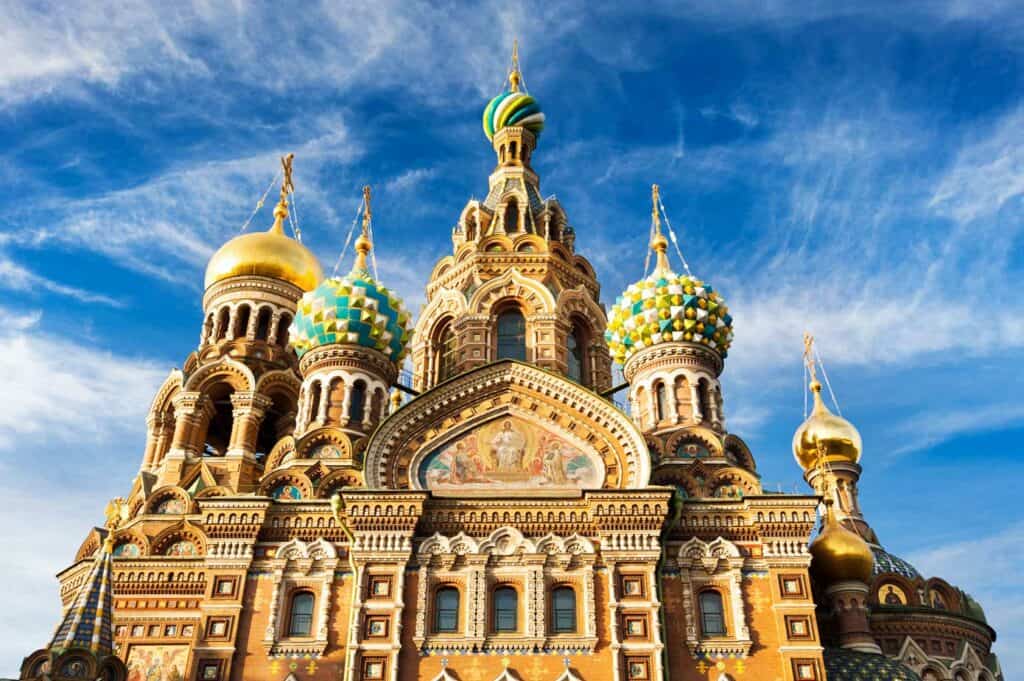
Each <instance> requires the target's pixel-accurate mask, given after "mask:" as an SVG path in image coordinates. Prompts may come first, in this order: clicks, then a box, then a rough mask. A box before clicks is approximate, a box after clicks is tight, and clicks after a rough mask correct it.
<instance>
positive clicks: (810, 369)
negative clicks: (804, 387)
mask: <svg viewBox="0 0 1024 681" xmlns="http://www.w3.org/2000/svg"><path fill="white" fill-rule="evenodd" d="M804 366H806V367H807V375H808V376H810V377H811V382H810V386H809V387H810V389H811V393H812V394H813V395H814V409H813V412H814V413H820V412H824V411H828V407H826V406H825V402H824V400H822V399H821V383H820V382H819V381H818V370H817V366H816V365H815V361H814V336H812V335H811V333H810V332H809V331H805V332H804Z"/></svg>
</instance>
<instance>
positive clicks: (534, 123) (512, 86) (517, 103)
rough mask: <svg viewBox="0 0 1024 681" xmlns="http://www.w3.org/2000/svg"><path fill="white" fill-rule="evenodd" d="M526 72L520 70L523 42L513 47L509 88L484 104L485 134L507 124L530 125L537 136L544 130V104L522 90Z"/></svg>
mask: <svg viewBox="0 0 1024 681" xmlns="http://www.w3.org/2000/svg"><path fill="white" fill-rule="evenodd" d="M522 78H523V77H522V74H521V73H520V72H519V46H518V44H516V45H515V46H513V48H512V70H511V71H510V72H509V74H508V89H507V90H505V91H504V92H502V93H501V94H500V95H498V96H497V97H495V98H494V99H492V100H491V101H490V102H488V103H487V106H486V107H485V108H484V120H483V123H484V134H485V135H487V139H488V140H493V139H494V135H495V134H496V133H497V132H498V131H499V130H501V129H502V128H506V127H512V126H515V127H520V128H526V129H527V130H529V131H530V132H532V133H533V135H534V137H540V133H541V131H543V130H544V113H543V112H542V111H541V110H540V104H538V103H537V100H536V99H534V98H533V97H531V96H530V95H529V94H527V93H526V92H521V91H520V83H521V82H522Z"/></svg>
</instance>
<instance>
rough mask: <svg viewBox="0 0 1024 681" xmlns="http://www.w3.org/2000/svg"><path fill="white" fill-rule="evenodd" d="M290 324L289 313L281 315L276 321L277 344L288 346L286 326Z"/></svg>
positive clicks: (290, 317) (283, 346)
mask: <svg viewBox="0 0 1024 681" xmlns="http://www.w3.org/2000/svg"><path fill="white" fill-rule="evenodd" d="M291 325H292V316H291V315H290V314H283V315H281V319H280V321H278V322H277V344H278V345H280V346H281V347H282V348H287V347H288V327H290V326H291Z"/></svg>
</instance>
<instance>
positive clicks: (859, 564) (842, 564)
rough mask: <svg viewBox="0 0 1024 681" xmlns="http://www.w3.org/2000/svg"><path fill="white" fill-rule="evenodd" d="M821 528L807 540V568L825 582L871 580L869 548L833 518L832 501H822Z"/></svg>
mask: <svg viewBox="0 0 1024 681" xmlns="http://www.w3.org/2000/svg"><path fill="white" fill-rule="evenodd" d="M826 504H827V505H826V510H825V528H824V529H823V530H822V531H821V533H820V534H819V535H818V537H817V538H816V539H815V540H814V541H813V542H812V543H811V547H810V550H811V556H812V558H813V559H812V561H811V570H812V571H813V572H814V575H815V577H816V578H817V579H820V580H822V582H823V583H824V584H825V585H829V584H835V583H837V582H849V581H856V582H863V583H864V584H868V583H870V581H871V569H872V567H873V566H874V562H875V558H874V555H873V554H872V553H871V547H870V546H868V543H867V542H866V541H864V540H863V539H861V538H860V537H859V536H857V534H855V533H853V532H851V531H850V530H848V529H846V528H845V527H843V526H842V525H840V524H839V522H838V521H837V520H836V518H835V514H834V513H833V512H832V504H831V503H829V502H826Z"/></svg>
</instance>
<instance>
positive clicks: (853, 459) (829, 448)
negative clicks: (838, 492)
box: [793, 380, 861, 471]
mask: <svg viewBox="0 0 1024 681" xmlns="http://www.w3.org/2000/svg"><path fill="white" fill-rule="evenodd" d="M811 392H812V393H813V394H814V409H812V410H811V415H810V416H809V417H807V420H806V421H804V422H803V424H802V425H801V426H800V427H799V428H797V430H796V433H794V434H793V456H795V457H796V461H797V463H798V464H800V467H801V468H803V469H804V470H805V471H808V470H810V469H812V468H814V467H815V466H816V465H818V457H819V455H821V456H822V457H823V461H822V463H824V464H832V463H836V462H841V461H845V462H849V463H857V462H859V461H860V454H861V439H860V433H859V432H857V429H856V428H855V427H854V426H853V424H852V423H850V422H849V421H847V420H846V419H844V418H843V417H842V416H836V415H835V414H833V413H832V412H831V411H829V408H828V407H826V406H825V402H824V400H822V399H821V383H818V381H816V380H815V381H812V382H811Z"/></svg>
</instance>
